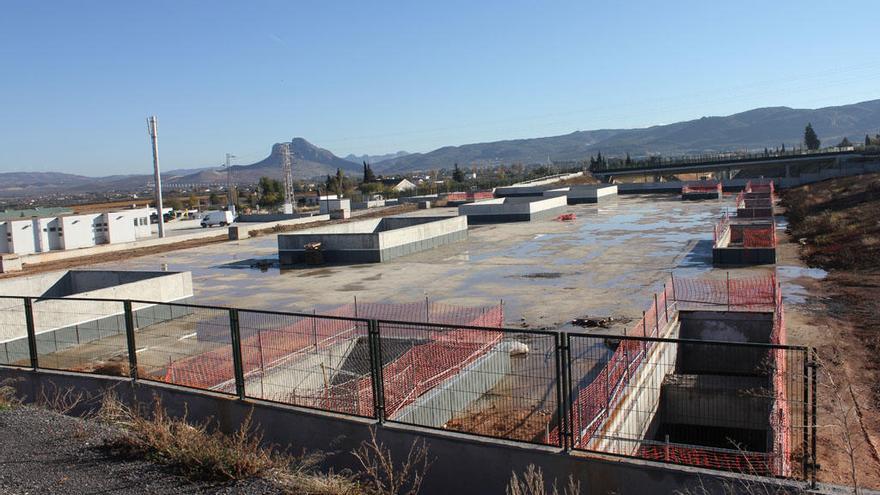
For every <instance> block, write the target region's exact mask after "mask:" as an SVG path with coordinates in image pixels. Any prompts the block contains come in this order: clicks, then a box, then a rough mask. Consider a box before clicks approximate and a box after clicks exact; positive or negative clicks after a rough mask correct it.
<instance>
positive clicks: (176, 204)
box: [168, 198, 183, 211]
mask: <svg viewBox="0 0 880 495" xmlns="http://www.w3.org/2000/svg"><path fill="white" fill-rule="evenodd" d="M168 206H170V207H171V209H172V210H175V211H180V210H182V209H183V202H182V201H180V198H171V199H169V200H168Z"/></svg>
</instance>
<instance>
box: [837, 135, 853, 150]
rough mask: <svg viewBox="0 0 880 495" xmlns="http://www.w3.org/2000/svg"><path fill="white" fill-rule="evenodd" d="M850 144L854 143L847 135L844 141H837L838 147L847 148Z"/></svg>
mask: <svg viewBox="0 0 880 495" xmlns="http://www.w3.org/2000/svg"><path fill="white" fill-rule="evenodd" d="M849 146H852V143H850V142H849V139H847V138H846V137H844V138H843V141H841V142H839V143H837V147H838V148H847V147H849Z"/></svg>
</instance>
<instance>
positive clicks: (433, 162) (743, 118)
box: [373, 99, 880, 173]
mask: <svg viewBox="0 0 880 495" xmlns="http://www.w3.org/2000/svg"><path fill="white" fill-rule="evenodd" d="M807 123H812V124H813V128H814V129H815V130H816V132H817V133H818V134H819V138H820V139H822V142H823V144H824V145H832V146H833V145H835V144H837V143H839V142H840V141H841V140H842V139H843V138H844V137H846V138H848V139H849V140H850V141H851V142H853V143H860V142H863V141H864V138H865V134H868V133H870V134H871V135H872V136H873V135H874V134H876V133H877V132H878V130H880V99H878V100H871V101H864V102H861V103H855V104H851V105H842V106H835V107H825V108H818V109H795V108H788V107H766V108H757V109H754V110H749V111H746V112H742V113H737V114H733V115H728V116H725V117H702V118H700V119H695V120H689V121H686V122H677V123H674V124H668V125H656V126H652V127H646V128H640V129H601V130H595V131H577V132H572V133H570V134H565V135H562V136H551V137H542V138H533V139H516V140H507V141H495V142H491V143H478V144H466V145H463V146H447V147H443V148H440V149H437V150H434V151H431V152H430V153H413V154H411V155H407V156H404V157H401V158H395V159H391V160H386V161H382V162H379V163H378V164H376V166H374V167H373V168H374V169H375V170H376V172H377V173H378V172H381V173H393V172H404V171H413V170H430V169H434V168H449V167H450V166H451V165H452V164H454V163H459V164H461V165H467V166H473V165H477V166H481V165H488V164H494V163H512V162H520V163H525V164H531V163H546V162H547V160H548V158H549V159H550V160H554V161H567V160H584V159H586V158H587V157H589V156H590V155H595V154H597V153H598V152H600V151H601V152H602V154H603V155H606V156H622V155H624V154H626V153H629V154H630V155H632V156H633V157H636V156H645V155H649V154H662V155H686V154H698V153H709V152H721V151H736V150H743V149H749V150H761V149H763V148H765V147H767V148H775V147H777V146H781V145H782V143H785V144H786V146H788V147H791V146H793V145H798V144H799V143H800V142H801V141H802V140H803V135H804V127H805V126H806V125H807Z"/></svg>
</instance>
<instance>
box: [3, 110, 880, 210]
mask: <svg viewBox="0 0 880 495" xmlns="http://www.w3.org/2000/svg"><path fill="white" fill-rule="evenodd" d="M808 122H811V123H812V124H813V128H814V129H815V130H816V132H817V133H818V134H819V138H820V139H821V140H822V143H823V145H835V144H837V143H838V142H840V140H842V139H843V138H844V137H847V138H848V139H849V140H850V141H851V142H853V143H861V142H863V141H864V139H865V134H870V135H872V136H873V135H875V134H877V133H878V131H880V100H872V101H865V102H861V103H855V104H852V105H842V106H837V107H826V108H819V109H815V110H810V109H794V108H788V107H767V108H758V109H755V110H749V111H747V112H742V113H737V114H734V115H728V116H726V117H703V118H700V119H696V120H689V121H687V122H678V123H675V124H668V125H657V126H652V127H646V128H642V129H601V130H594V131H577V132H572V133H570V134H565V135H562V136H550V137H541V138H532V139H515V140H507V141H496V142H491V143H475V144H466V145H463V146H446V147H443V148H439V149H436V150H434V151H431V152H429V153H413V154H407V153H406V152H403V151H401V152H398V153H393V154H391V155H375V156H373V155H360V156H358V155H354V154H352V155H349V156H348V158H349V159H343V158H339V157H338V156H336V155H334V154H333V153H331V152H330V151H328V150H326V149H323V148H319V147H317V146H315V145H313V144H311V143H309V142H308V141H306V140H305V139H303V138H294V139H292V140H291V141H290V143H289V144H290V150H291V152H292V154H293V160H294V162H293V175H294V177H296V178H299V179H312V178H320V177H324V176H326V175H328V174H335V173H336V169H337V168H339V169H342V170H343V171H344V172H345V173H346V174H350V175H352V176H359V175H360V174H361V172H362V168H361V162H363V161H364V160H366V161H368V162H370V163H372V165H373V170H374V171H375V172H376V173H378V174H386V175H389V174H400V173H405V172H413V171H427V170H433V169H441V168H447V169H448V168H451V167H452V166H453V164H455V163H459V164H460V165H462V166H465V167H471V166H485V165H489V164H496V163H505V164H510V163H517V162H519V163H524V164H534V163H546V162H547V160H548V158H549V159H550V160H554V161H564V160H584V159H587V158H588V157H589V156H590V155H595V154H596V153H598V152H599V151H601V152H602V154H603V155H606V156H622V155H624V154H625V153H629V154H630V155H632V156H633V157H639V156H644V155H648V154H654V153H659V154H663V155H667V156H668V155H683V154H696V153H706V152H718V151H737V150H743V149H751V150H760V149H763V148H764V147H768V148H775V147H777V146H779V145H781V144H782V143H785V144H786V146H788V147H791V146H794V145H797V144H798V143H800V141H801V139H802V138H803V132H804V126H806V124H807V123H808ZM280 147H281V144H280V143H276V144H275V145H273V146H272V149H271V152H270V153H269V156H267V157H266V158H265V159H263V160H260V161H259V162H256V163H253V164H250V165H236V166H233V167H232V170H233V174H234V176H235V180H236V181H239V182H257V181H258V180H259V178H260V177H262V176H264V175H265V176H269V177H273V178H276V179H280V178H281V155H280ZM384 157H388V158H384ZM380 158H381V160H380ZM163 180H164V181H165V182H166V183H168V184H173V183H178V184H186V183H211V182H213V183H221V184H222V183H224V182H225V181H226V173H225V172H224V171H223V170H222V169H221V167H219V166H218V167H209V168H201V169H177V170H169V171H168V172H164V173H163ZM151 181H152V176H151V175H149V174H143V175H117V176H110V177H84V176H81V175H75V174H64V173H56V172H10V173H0V197H27V196H33V195H38V194H43V193H47V192H53V193H54V192H59V193H62V194H63V193H72V192H102V191H108V190H119V191H129V190H132V189H137V188H142V187H144V186H146V184H148V183H150V182H151Z"/></svg>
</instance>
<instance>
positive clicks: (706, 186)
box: [681, 181, 722, 194]
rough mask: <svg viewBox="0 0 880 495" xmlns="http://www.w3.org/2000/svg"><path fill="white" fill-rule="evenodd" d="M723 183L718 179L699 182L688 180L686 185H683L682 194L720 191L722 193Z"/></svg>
mask: <svg viewBox="0 0 880 495" xmlns="http://www.w3.org/2000/svg"><path fill="white" fill-rule="evenodd" d="M721 191H722V185H721V183H720V182H717V181H699V182H688V183H686V184H685V185H683V186H681V193H682V194H689V193H716V192H717V193H718V194H721Z"/></svg>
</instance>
